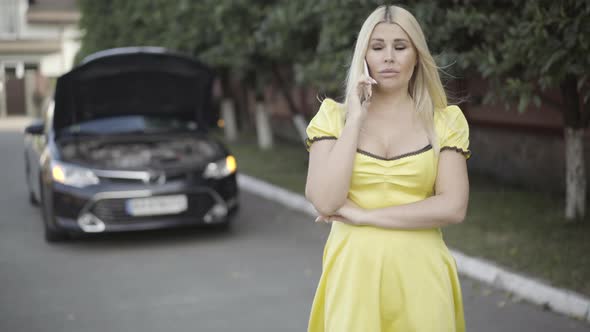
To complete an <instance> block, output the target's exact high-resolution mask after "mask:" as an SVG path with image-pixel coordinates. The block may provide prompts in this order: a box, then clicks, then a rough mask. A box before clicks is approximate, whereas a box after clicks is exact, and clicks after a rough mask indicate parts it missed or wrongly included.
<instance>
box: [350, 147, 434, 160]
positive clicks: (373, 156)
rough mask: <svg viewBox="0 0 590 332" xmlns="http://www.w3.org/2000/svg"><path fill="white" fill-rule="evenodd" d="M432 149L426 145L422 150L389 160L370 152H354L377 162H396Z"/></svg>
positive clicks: (358, 150) (359, 150)
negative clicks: (377, 160)
mask: <svg viewBox="0 0 590 332" xmlns="http://www.w3.org/2000/svg"><path fill="white" fill-rule="evenodd" d="M430 149H432V145H430V144H428V145H427V146H425V147H423V148H422V149H419V150H416V151H412V152H408V153H404V154H400V155H398V156H395V157H391V158H385V157H381V156H378V155H376V154H373V153H371V152H368V151H365V150H361V149H356V151H357V152H358V153H360V154H364V155H365V156H368V157H371V158H375V159H379V160H385V161H392V160H398V159H402V158H406V157H410V156H415V155H417V154H421V153H423V152H426V151H428V150H430Z"/></svg>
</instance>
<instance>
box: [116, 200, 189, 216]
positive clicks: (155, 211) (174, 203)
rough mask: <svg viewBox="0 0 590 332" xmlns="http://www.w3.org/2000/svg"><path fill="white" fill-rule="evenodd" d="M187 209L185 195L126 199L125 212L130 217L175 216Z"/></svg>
mask: <svg viewBox="0 0 590 332" xmlns="http://www.w3.org/2000/svg"><path fill="white" fill-rule="evenodd" d="M187 207H188V201H187V198H186V195H170V196H155V197H145V198H133V199H128V200H127V201H126V202H125V210H126V211H127V213H128V214H129V215H132V216H155V215H162V214H177V213H180V212H183V211H185V210H186V209H187Z"/></svg>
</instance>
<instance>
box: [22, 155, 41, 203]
mask: <svg viewBox="0 0 590 332" xmlns="http://www.w3.org/2000/svg"><path fill="white" fill-rule="evenodd" d="M25 172H26V174H25V176H26V178H27V190H28V191H29V203H31V205H33V206H38V205H39V200H37V198H36V197H35V194H34V193H33V190H32V188H31V183H30V182H31V180H30V178H31V167H30V166H29V161H28V160H27V158H26V154H25Z"/></svg>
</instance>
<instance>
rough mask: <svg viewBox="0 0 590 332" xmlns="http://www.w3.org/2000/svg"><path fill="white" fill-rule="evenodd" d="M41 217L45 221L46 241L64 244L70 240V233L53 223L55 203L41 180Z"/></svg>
mask: <svg viewBox="0 0 590 332" xmlns="http://www.w3.org/2000/svg"><path fill="white" fill-rule="evenodd" d="M39 182H40V188H41V205H42V206H41V215H42V217H43V218H42V219H43V231H44V233H45V241H47V242H52V243H53V242H63V241H66V240H67V239H68V233H67V232H65V231H64V230H61V229H59V228H57V226H55V223H54V222H53V220H54V218H55V216H54V214H53V202H52V201H51V199H52V198H51V196H50V195H47V194H46V193H45V187H44V186H43V183H42V182H41V180H39Z"/></svg>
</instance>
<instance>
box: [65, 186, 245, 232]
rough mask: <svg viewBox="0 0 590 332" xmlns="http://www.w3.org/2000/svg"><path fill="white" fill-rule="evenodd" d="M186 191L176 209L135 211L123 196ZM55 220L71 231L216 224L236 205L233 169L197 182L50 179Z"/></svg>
mask: <svg viewBox="0 0 590 332" xmlns="http://www.w3.org/2000/svg"><path fill="white" fill-rule="evenodd" d="M169 195H186V198H187V203H188V204H187V208H186V210H184V211H182V212H179V213H174V214H162V215H148V216H133V215H130V214H129V213H128V212H127V210H126V208H125V204H126V201H127V200H129V199H134V198H145V197H157V196H169ZM53 198H54V199H53V204H54V213H55V221H54V222H55V225H56V226H57V227H59V228H61V229H65V230H68V231H70V232H85V233H98V232H121V231H135V230H149V229H160V228H172V227H182V226H194V225H199V224H220V223H226V222H229V220H230V218H231V217H232V216H233V215H234V214H235V212H236V211H237V209H238V192H237V183H236V177H235V175H231V176H229V177H227V178H224V179H220V180H209V181H203V182H201V183H186V182H183V181H178V182H170V183H166V184H160V185H158V184H151V185H145V184H139V185H137V184H133V185H130V184H126V185H121V184H101V185H97V186H90V187H86V188H82V189H80V188H73V187H69V186H64V185H61V184H54V185H53Z"/></svg>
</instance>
